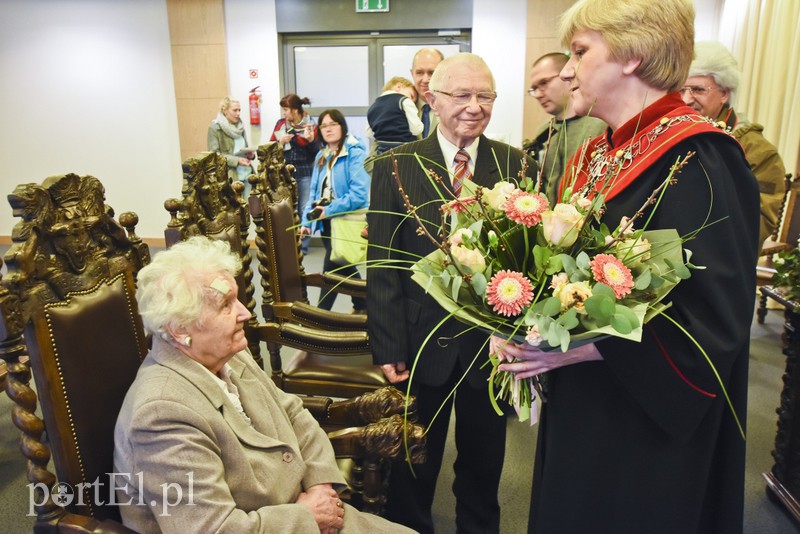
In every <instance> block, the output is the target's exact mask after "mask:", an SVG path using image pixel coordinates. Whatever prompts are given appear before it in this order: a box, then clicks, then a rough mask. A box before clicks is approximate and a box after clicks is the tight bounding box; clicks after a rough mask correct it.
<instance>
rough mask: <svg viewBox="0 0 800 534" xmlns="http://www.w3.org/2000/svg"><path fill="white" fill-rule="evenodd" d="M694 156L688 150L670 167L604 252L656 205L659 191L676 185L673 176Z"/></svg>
mask: <svg viewBox="0 0 800 534" xmlns="http://www.w3.org/2000/svg"><path fill="white" fill-rule="evenodd" d="M694 155H695V152H694V151H691V150H690V151H689V152H687V153H686V155H685V156H684V157H683V159H679V160H678V161H676V162H675V164H674V165H673V166H672V167H670V170H669V175H667V178H666V179H665V180H664V181H663V182H661V185H659V186H658V187H656V188H655V189H653V192H652V193H650V196H649V197H647V200H645V201H644V204H642V207H641V208H639V209H638V210H637V211H636V213H634V214H633V217H631V218H630V219H628V222H627V223H626V224H625V225H624V226H622V227H620V229H619V232H618V233H617V237H615V238H614V239H612V240H611V241H610V242H609V243H608V245H607V246H606V250H607V249H608V248H609V247H611V246H612V245H614V244H615V243H617V242H619V241H620V239H619V238H620V236H622V235H624V234H625V231H626V230H627V229H628V228H630V227H631V226H632V225H633V221H635V220H636V219H638V218H640V217H643V216H644V210H645V209H647V207H648V206H651V205H653V204H655V203H656V199H657V198H658V196H659V195H660V194H661V191H663V190H664V188H665V187H667V186H668V185H675V184H676V183H678V179H677V178H676V177H675V175H676V174H680V172H681V169H683V168H684V167H685V166H686V164H687V163H688V161H689V159H691V158H692V157H693V156H694Z"/></svg>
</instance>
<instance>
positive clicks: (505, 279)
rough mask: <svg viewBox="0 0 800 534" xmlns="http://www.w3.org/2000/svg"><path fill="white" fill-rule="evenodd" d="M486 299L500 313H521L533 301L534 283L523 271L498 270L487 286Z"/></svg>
mask: <svg viewBox="0 0 800 534" xmlns="http://www.w3.org/2000/svg"><path fill="white" fill-rule="evenodd" d="M486 299H487V300H488V301H489V304H491V305H492V309H493V310H494V311H495V312H496V313H498V314H500V315H505V316H506V317H512V316H514V315H519V314H520V312H522V309H523V308H524V307H525V306H527V305H528V304H530V303H531V301H533V285H532V284H531V282H530V280H528V279H527V278H525V276H524V275H523V274H522V273H518V272H515V271H498V272H497V273H496V274H495V275H494V276H493V277H492V280H491V282H489V286H488V287H487V288H486Z"/></svg>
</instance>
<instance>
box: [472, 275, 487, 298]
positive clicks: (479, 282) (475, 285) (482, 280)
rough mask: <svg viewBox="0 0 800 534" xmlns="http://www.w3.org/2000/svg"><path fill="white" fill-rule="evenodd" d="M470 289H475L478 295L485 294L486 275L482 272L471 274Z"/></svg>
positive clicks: (482, 295)
mask: <svg viewBox="0 0 800 534" xmlns="http://www.w3.org/2000/svg"><path fill="white" fill-rule="evenodd" d="M471 284H472V289H474V290H475V293H477V294H478V295H480V296H481V297H484V296H486V286H487V284H488V283H487V281H486V276H484V274H483V273H475V274H473V275H472V282H471Z"/></svg>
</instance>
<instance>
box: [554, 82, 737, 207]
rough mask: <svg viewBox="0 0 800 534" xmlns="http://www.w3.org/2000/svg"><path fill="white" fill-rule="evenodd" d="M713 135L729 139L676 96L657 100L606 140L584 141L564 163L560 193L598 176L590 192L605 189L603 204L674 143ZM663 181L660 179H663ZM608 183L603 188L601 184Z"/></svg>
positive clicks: (604, 137)
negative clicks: (708, 134) (564, 169)
mask: <svg viewBox="0 0 800 534" xmlns="http://www.w3.org/2000/svg"><path fill="white" fill-rule="evenodd" d="M706 133H713V134H721V135H725V136H726V137H728V138H729V139H731V140H733V141H735V139H734V138H733V137H732V136H731V135H730V134H729V133H728V132H726V131H725V130H723V129H722V128H721V127H720V126H719V125H717V124H716V123H714V122H713V121H712V120H710V119H707V118H706V117H703V116H702V115H700V114H698V113H697V112H696V111H695V110H693V109H692V108H690V107H688V106H686V105H684V103H683V101H682V100H681V99H680V96H679V95H678V93H670V94H667V95H666V96H664V97H662V98H660V99H659V100H657V101H656V102H654V103H653V104H651V105H650V106H648V107H647V108H645V109H644V110H642V112H641V113H640V114H639V115H637V116H635V117H633V118H632V119H631V120H629V121H628V122H626V123H625V124H623V125H622V126H621V127H620V128H619V129H618V130H617V131H616V132H614V133H613V134H612V136H611V143H613V145H612V144H611V143H609V141H608V139H607V136H606V135H605V134H603V135H599V136H597V137H595V138H594V139H591V140H589V141H588V144H587V145H586V146H585V147H581V149H579V150H578V151H577V152H576V153H575V154H574V155H573V156H572V158H571V159H570V162H569V164H568V165H567V171H566V173H565V175H564V179H563V180H561V193H562V194H563V192H564V189H565V188H566V187H567V186H569V185H570V184H572V183H573V176H574V177H575V180H574V185H573V186H572V190H573V191H578V190H579V189H580V188H581V187H583V186H584V185H585V184H586V183H587V181H588V180H589V178H590V177H591V176H592V175H595V176H598V175H600V176H605V178H602V177H601V178H600V179H599V180H598V181H597V183H596V185H595V187H594V190H595V191H601V190H602V191H605V196H606V198H605V200H606V201H608V200H610V199H611V198H614V197H615V196H616V195H618V194H619V193H621V192H622V191H624V190H625V188H626V187H628V186H629V185H630V184H632V183H633V182H634V181H635V180H636V178H637V177H638V176H639V175H640V174H642V173H643V172H644V171H645V170H647V169H648V168H649V167H650V166H651V165H652V164H653V163H655V162H656V161H658V160H659V158H661V157H662V156H663V155H664V154H666V153H667V152H668V151H669V150H670V149H671V148H673V147H674V146H675V145H677V144H678V143H680V142H681V141H683V140H684V139H687V138H689V137H692V136H695V135H700V134H706ZM664 178H666V176H665V177H664ZM607 181H608V182H609V184H608V187H605V186H606V183H605V182H607Z"/></svg>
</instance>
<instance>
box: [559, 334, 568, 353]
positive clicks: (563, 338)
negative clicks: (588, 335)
mask: <svg viewBox="0 0 800 534" xmlns="http://www.w3.org/2000/svg"><path fill="white" fill-rule="evenodd" d="M559 338H560V343H559V345H561V352H567V349H569V331H568V330H565V329H562V330H560V331H559Z"/></svg>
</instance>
